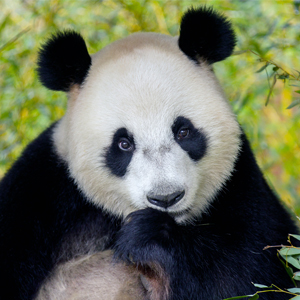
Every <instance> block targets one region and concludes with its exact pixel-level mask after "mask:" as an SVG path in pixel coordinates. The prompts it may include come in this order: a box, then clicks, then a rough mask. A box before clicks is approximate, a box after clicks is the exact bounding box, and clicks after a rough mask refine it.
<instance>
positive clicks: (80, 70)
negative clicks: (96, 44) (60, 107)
mask: <svg viewBox="0 0 300 300" xmlns="http://www.w3.org/2000/svg"><path fill="white" fill-rule="evenodd" d="M90 65H91V57H90V55H89V54H88V51H87V48H86V45H85V42H84V40H83V38H82V37H81V35H80V34H78V33H76V32H74V31H65V32H58V33H57V34H56V35H53V36H52V38H50V39H49V40H48V41H47V42H46V44H45V45H44V46H42V48H41V49H40V52H39V58H38V68H37V71H38V75H39V78H40V81H41V82H42V84H43V85H44V86H46V87H47V88H49V89H51V90H56V91H64V92H67V91H69V90H70V87H71V86H72V85H73V84H81V83H82V82H83V80H84V79H85V77H86V75H87V73H88V70H89V68H90Z"/></svg>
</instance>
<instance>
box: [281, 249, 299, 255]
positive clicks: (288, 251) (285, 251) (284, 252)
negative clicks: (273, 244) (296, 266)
mask: <svg viewBox="0 0 300 300" xmlns="http://www.w3.org/2000/svg"><path fill="white" fill-rule="evenodd" d="M279 253H280V254H281V256H283V257H284V256H285V255H299V254H300V249H299V248H282V249H281V250H280V251H279Z"/></svg>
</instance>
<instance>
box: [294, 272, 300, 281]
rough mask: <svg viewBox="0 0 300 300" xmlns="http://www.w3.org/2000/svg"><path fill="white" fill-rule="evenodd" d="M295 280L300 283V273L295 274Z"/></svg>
mask: <svg viewBox="0 0 300 300" xmlns="http://www.w3.org/2000/svg"><path fill="white" fill-rule="evenodd" d="M293 278H294V279H295V280H298V281H299V280H300V272H295V273H294V276H293Z"/></svg>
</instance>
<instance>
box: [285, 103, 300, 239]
mask: <svg viewBox="0 0 300 300" xmlns="http://www.w3.org/2000/svg"><path fill="white" fill-rule="evenodd" d="M299 104H300V99H297V100H295V101H293V102H292V103H291V104H290V105H289V106H288V107H287V108H286V109H290V108H293V107H294V106H296V105H299ZM291 236H293V235H291ZM298 239H299V238H297V240H298Z"/></svg>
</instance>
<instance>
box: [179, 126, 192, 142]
mask: <svg viewBox="0 0 300 300" xmlns="http://www.w3.org/2000/svg"><path fill="white" fill-rule="evenodd" d="M189 134H190V130H189V129H188V128H184V127H183V128H180V129H179V130H178V133H177V139H178V140H182V139H185V138H187V137H188V136H189Z"/></svg>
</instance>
